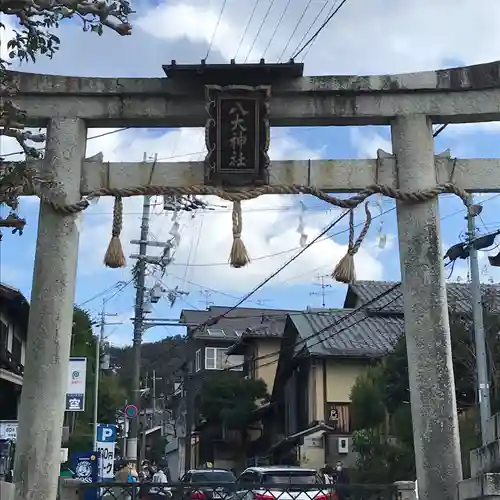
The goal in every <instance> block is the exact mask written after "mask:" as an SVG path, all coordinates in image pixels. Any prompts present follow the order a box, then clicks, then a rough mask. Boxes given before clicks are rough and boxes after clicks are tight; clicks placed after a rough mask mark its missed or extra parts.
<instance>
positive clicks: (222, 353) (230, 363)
mask: <svg viewBox="0 0 500 500" xmlns="http://www.w3.org/2000/svg"><path fill="white" fill-rule="evenodd" d="M226 351H227V349H226V348H225V347H205V370H231V371H243V362H244V357H243V356H240V355H237V354H233V355H231V356H228V355H227V354H226Z"/></svg>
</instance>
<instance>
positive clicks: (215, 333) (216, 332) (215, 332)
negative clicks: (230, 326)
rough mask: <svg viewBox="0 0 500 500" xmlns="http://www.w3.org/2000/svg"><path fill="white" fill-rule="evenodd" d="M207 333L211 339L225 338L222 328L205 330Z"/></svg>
mask: <svg viewBox="0 0 500 500" xmlns="http://www.w3.org/2000/svg"><path fill="white" fill-rule="evenodd" d="M207 332H208V334H209V335H211V336H212V337H225V336H226V334H225V333H224V330H223V329H222V328H207Z"/></svg>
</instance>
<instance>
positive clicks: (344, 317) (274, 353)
mask: <svg viewBox="0 0 500 500" xmlns="http://www.w3.org/2000/svg"><path fill="white" fill-rule="evenodd" d="M400 285H401V283H400V282H399V283H395V284H394V285H393V286H391V287H390V288H388V289H387V290H385V291H384V292H381V293H379V294H378V295H377V296H376V297H373V298H372V299H370V300H369V301H368V302H365V303H364V304H361V305H360V306H358V307H356V308H355V309H352V310H351V311H349V312H348V313H347V314H346V315H345V316H342V317H340V318H339V319H337V320H335V321H334V322H333V323H329V324H328V325H326V326H325V327H323V328H321V329H320V330H318V331H316V332H314V333H312V334H311V335H308V336H307V337H304V338H302V339H300V340H299V341H298V342H296V343H295V344H294V345H293V346H291V348H292V349H295V348H296V347H299V346H301V345H302V344H304V343H305V342H307V341H308V340H311V339H313V338H315V337H317V336H318V335H321V334H322V333H324V332H326V331H327V330H329V329H330V328H333V327H335V326H337V325H339V324H341V323H342V322H345V321H346V320H347V319H349V318H351V317H353V316H354V315H356V314H357V313H358V312H360V311H362V310H363V309H365V308H366V307H368V306H370V305H371V304H373V303H375V302H377V301H378V300H380V299H382V298H384V297H385V296H387V295H389V294H390V293H392V292H393V291H394V290H395V289H396V288H398V287H399V286H400ZM400 297H401V294H399V295H398V296H396V297H394V298H393V299H392V300H390V301H389V302H388V303H387V304H384V305H383V306H381V307H380V308H379V309H378V310H377V311H381V310H382V309H383V308H385V307H387V306H388V305H389V304H392V303H393V302H395V301H396V300H398V299H399V298H400ZM300 314H311V313H305V312H301V313H300ZM312 314H321V313H312ZM325 314H326V312H325ZM368 317H369V316H363V317H362V318H361V319H360V320H358V321H356V322H355V323H353V324H350V325H348V326H346V327H344V328H343V329H341V330H339V331H337V332H334V334H332V335H331V336H330V338H331V337H333V336H334V335H338V334H340V333H341V332H343V331H345V330H347V329H349V328H352V327H353V326H355V325H356V324H358V323H361V322H362V321H365V320H366V319H368ZM324 340H325V339H321V340H320V341H319V342H318V343H316V344H312V345H311V346H310V347H313V346H315V345H317V344H319V343H322V342H324ZM281 351H282V349H279V350H277V351H274V352H270V353H267V354H263V355H262V356H257V357H255V358H253V359H252V361H254V362H255V361H262V360H263V359H268V358H271V357H276V356H278V355H279V354H280V353H281ZM275 362H276V361H273V363H275ZM270 364H271V363H270ZM239 366H243V364H241V365H238V366H236V367H234V366H233V367H231V368H227V369H224V370H221V371H231V370H234V368H237V367H239ZM262 366H266V365H262ZM262 366H259V368H262Z"/></svg>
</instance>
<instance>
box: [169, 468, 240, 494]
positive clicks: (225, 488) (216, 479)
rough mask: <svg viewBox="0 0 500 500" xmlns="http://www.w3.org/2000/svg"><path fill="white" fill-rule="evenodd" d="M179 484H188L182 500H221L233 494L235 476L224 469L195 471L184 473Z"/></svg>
mask: <svg viewBox="0 0 500 500" xmlns="http://www.w3.org/2000/svg"><path fill="white" fill-rule="evenodd" d="M180 482H181V483H188V484H189V487H188V488H184V490H183V492H182V495H181V496H182V498H183V500H223V499H227V498H228V497H229V496H230V495H231V493H233V492H234V486H235V484H236V476H235V475H234V474H233V473H232V472H231V471H229V470H226V469H196V470H190V471H188V472H186V474H184V476H182V478H181V480H180ZM191 485H192V487H191ZM174 496H176V497H177V496H178V495H174Z"/></svg>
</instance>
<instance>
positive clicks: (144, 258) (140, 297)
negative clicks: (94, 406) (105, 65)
mask: <svg viewBox="0 0 500 500" xmlns="http://www.w3.org/2000/svg"><path fill="white" fill-rule="evenodd" d="M146 160H147V155H146V153H144V162H146ZM156 160H157V155H155V158H154V162H156ZM150 210H151V196H144V201H143V205H142V220H141V237H140V239H139V240H132V241H131V243H132V244H136V245H139V253H138V254H132V255H131V256H130V257H131V258H133V259H137V276H136V283H135V285H136V293H135V314H134V319H133V321H134V339H133V352H134V368H133V382H132V384H133V385H132V389H133V404H134V405H135V406H136V407H137V410H138V411H139V415H138V416H137V418H135V419H133V420H132V421H131V422H130V431H129V435H128V439H127V458H128V459H129V460H132V461H136V462H138V461H139V460H140V450H139V435H140V425H139V424H140V422H139V417H140V411H141V406H142V405H141V348H142V337H143V334H144V331H145V330H146V328H148V326H146V325H145V324H144V319H145V311H144V304H145V295H146V265H147V264H161V262H162V258H163V257H154V256H149V255H147V250H148V247H150V246H152V247H163V248H167V247H168V246H169V243H163V242H158V241H148V236H149V222H150Z"/></svg>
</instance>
